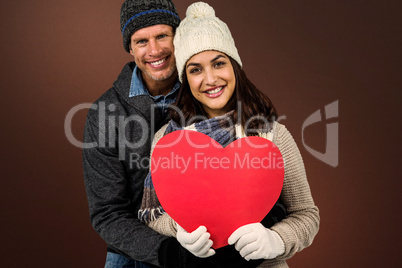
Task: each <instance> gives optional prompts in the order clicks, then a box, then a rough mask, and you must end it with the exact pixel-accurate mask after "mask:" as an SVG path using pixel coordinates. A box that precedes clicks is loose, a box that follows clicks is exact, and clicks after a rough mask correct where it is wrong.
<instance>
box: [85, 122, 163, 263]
mask: <svg viewBox="0 0 402 268" xmlns="http://www.w3.org/2000/svg"><path fill="white" fill-rule="evenodd" d="M98 139H99V128H98V127H97V124H95V123H93V122H91V120H90V118H89V117H88V118H87V122H86V125H85V130H84V144H92V145H94V144H95V145H96V144H97V143H98ZM88 147H89V148H84V149H83V169H84V180H85V188H86V192H87V198H88V206H89V214H90V220H91V223H92V226H93V228H94V229H95V231H96V232H97V233H98V234H99V235H100V236H101V237H102V239H103V240H105V241H106V243H107V244H108V246H109V247H112V248H113V249H116V250H117V251H118V252H119V253H122V254H124V255H127V256H129V257H131V258H133V259H135V260H138V261H142V262H146V263H150V264H154V265H158V266H159V265H160V263H159V260H158V249H159V248H160V246H161V243H162V242H163V241H164V240H166V239H167V237H166V236H162V235H160V234H158V233H157V232H155V231H153V230H152V229H151V228H149V227H148V226H146V225H144V224H142V223H141V222H140V221H139V220H138V218H137V215H136V207H137V205H138V204H133V202H132V200H131V199H130V194H131V193H130V191H133V190H132V185H129V184H130V180H129V178H127V177H128V176H127V175H126V174H127V173H126V172H125V167H124V164H123V163H122V162H121V161H120V160H119V156H118V150H117V149H116V148H110V147H107V146H106V147H105V146H103V147H102V146H88ZM142 190H143V189H138V191H141V193H142ZM134 191H135V190H134ZM141 195H142V194H141Z"/></svg>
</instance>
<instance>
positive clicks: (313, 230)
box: [271, 124, 320, 260]
mask: <svg viewBox="0 0 402 268" xmlns="http://www.w3.org/2000/svg"><path fill="white" fill-rule="evenodd" d="M274 143H275V144H276V145H277V146H278V148H279V150H280V151H281V153H282V156H283V159H284V168H285V178H284V183H283V189H282V193H281V199H282V201H283V203H284V205H285V206H286V209H287V213H288V215H287V217H286V218H285V219H283V220H282V221H280V222H278V223H276V224H275V225H274V226H272V227H271V229H272V230H274V231H276V232H277V233H278V234H279V235H280V237H281V238H282V240H283V242H284V244H285V253H284V254H283V255H281V256H279V257H277V259H280V260H285V259H288V258H290V257H292V256H293V255H294V254H295V253H296V252H299V251H301V250H302V249H304V248H306V247H308V246H309V245H311V243H312V242H313V239H314V237H315V235H316V234H317V232H318V229H319V222H320V217H319V211H318V208H317V206H316V205H315V204H314V201H313V197H312V195H311V191H310V186H309V184H308V182H307V177H306V171H305V168H304V163H303V159H302V157H301V154H300V151H299V149H298V148H297V145H296V143H295V141H294V139H293V137H292V136H291V134H290V133H289V131H288V130H287V129H286V128H285V126H283V125H280V124H278V126H277V131H276V135H275V137H274Z"/></svg>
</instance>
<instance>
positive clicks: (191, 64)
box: [186, 54, 226, 68]
mask: <svg viewBox="0 0 402 268" xmlns="http://www.w3.org/2000/svg"><path fill="white" fill-rule="evenodd" d="M220 58H225V59H226V57H225V56H224V55H222V54H219V55H217V56H216V57H215V58H213V59H212V60H211V61H210V62H214V61H216V60H218V59H220ZM200 65H201V64H199V63H194V62H189V63H188V64H187V67H186V68H188V67H190V66H200Z"/></svg>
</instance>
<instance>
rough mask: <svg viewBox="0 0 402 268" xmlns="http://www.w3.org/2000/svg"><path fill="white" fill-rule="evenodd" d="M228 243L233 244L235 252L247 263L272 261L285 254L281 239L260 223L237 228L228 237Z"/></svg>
mask: <svg viewBox="0 0 402 268" xmlns="http://www.w3.org/2000/svg"><path fill="white" fill-rule="evenodd" d="M228 243H229V245H233V244H235V248H236V250H237V251H239V252H240V255H241V256H242V257H243V258H245V259H246V260H247V261H249V260H256V259H274V258H275V257H277V256H279V255H282V254H283V253H285V245H284V243H283V241H282V239H281V237H280V236H279V235H278V234H277V233H276V232H275V231H271V230H270V229H268V228H265V227H264V226H263V225H262V224H261V223H251V224H247V225H243V226H242V227H240V228H238V229H237V230H236V231H234V232H233V233H232V234H231V235H230V237H229V239H228Z"/></svg>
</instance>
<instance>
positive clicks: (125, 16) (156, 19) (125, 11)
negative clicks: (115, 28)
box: [120, 0, 180, 52]
mask: <svg viewBox="0 0 402 268" xmlns="http://www.w3.org/2000/svg"><path fill="white" fill-rule="evenodd" d="M179 23H180V18H179V15H178V13H177V10H176V7H175V5H174V4H173V2H172V1H170V0H126V1H124V3H123V5H122V6H121V10H120V30H121V33H122V35H123V45H124V49H125V50H126V51H127V52H129V51H130V48H129V44H130V41H131V40H130V39H131V36H132V35H133V33H134V32H136V31H137V30H139V29H142V28H145V27H149V26H153V25H157V24H166V25H169V26H172V27H173V29H176V27H177V26H178V25H179Z"/></svg>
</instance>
